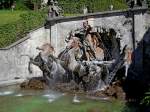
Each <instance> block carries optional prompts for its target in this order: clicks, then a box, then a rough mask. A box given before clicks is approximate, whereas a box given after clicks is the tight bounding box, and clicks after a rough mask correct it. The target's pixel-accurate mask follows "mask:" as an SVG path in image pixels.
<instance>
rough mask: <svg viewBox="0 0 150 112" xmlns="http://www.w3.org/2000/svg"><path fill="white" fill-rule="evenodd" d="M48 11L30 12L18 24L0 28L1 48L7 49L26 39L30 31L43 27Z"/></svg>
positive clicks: (23, 15) (13, 23)
mask: <svg viewBox="0 0 150 112" xmlns="http://www.w3.org/2000/svg"><path fill="white" fill-rule="evenodd" d="M45 18H46V11H38V12H33V11H29V12H27V13H25V14H22V15H20V19H19V20H18V21H16V22H12V23H9V24H5V25H1V26H0V47H1V48H2V47H6V46H8V45H10V44H11V43H13V42H15V41H17V40H19V39H20V38H22V37H24V36H25V35H26V34H27V33H28V32H29V31H31V30H33V29H35V28H38V27H39V26H42V25H43V24H44V22H45Z"/></svg>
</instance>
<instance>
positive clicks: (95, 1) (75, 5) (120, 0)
mask: <svg viewBox="0 0 150 112" xmlns="http://www.w3.org/2000/svg"><path fill="white" fill-rule="evenodd" d="M58 1H59V5H60V6H61V7H62V8H63V10H64V12H65V13H76V14H79V13H82V12H83V7H84V6H88V7H89V10H90V12H99V11H107V10H109V6H110V4H113V6H114V10H118V9H126V8H127V4H126V2H125V0H58Z"/></svg>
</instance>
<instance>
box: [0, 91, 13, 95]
mask: <svg viewBox="0 0 150 112" xmlns="http://www.w3.org/2000/svg"><path fill="white" fill-rule="evenodd" d="M13 93H14V92H13V91H4V92H0V96H5V95H11V94H13Z"/></svg>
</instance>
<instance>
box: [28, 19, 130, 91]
mask: <svg viewBox="0 0 150 112" xmlns="http://www.w3.org/2000/svg"><path fill="white" fill-rule="evenodd" d="M115 36H116V33H115V31H114V30H113V29H109V31H106V29H104V28H101V31H100V30H99V28H97V31H94V30H93V28H92V27H91V26H90V25H89V24H88V22H87V21H86V22H84V23H83V27H82V28H81V29H77V30H75V31H71V32H70V33H69V34H68V36H67V37H66V39H65V41H66V43H67V45H66V48H65V49H64V50H63V51H62V52H61V53H60V54H59V55H58V57H55V56H54V53H55V49H54V48H53V46H52V45H51V44H48V43H46V44H43V45H42V46H41V47H37V49H38V50H40V53H39V54H38V55H37V56H36V57H35V58H34V59H32V58H30V62H29V71H30V72H32V70H31V68H30V66H31V64H34V65H36V66H38V67H39V68H40V69H41V71H42V72H43V77H44V78H45V79H46V83H47V84H49V83H51V81H54V82H55V83H69V82H71V81H74V82H75V83H76V84H77V85H79V86H81V88H83V90H84V91H87V90H94V89H103V88H104V87H105V86H106V85H109V84H110V83H112V81H113V80H114V77H115V75H116V73H117V71H118V70H119V69H120V68H121V67H123V66H124V62H126V60H125V57H126V55H128V56H129V55H131V54H127V53H126V50H127V49H126V46H124V49H122V50H120V45H119V44H120V43H119V41H118V39H117V38H116V37H115ZM128 61H131V60H128ZM127 70H128V68H127ZM126 74H127V73H126Z"/></svg>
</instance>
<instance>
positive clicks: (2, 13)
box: [0, 10, 27, 26]
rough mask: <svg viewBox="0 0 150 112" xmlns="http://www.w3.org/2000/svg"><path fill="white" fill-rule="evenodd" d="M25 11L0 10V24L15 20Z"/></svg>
mask: <svg viewBox="0 0 150 112" xmlns="http://www.w3.org/2000/svg"><path fill="white" fill-rule="evenodd" d="M26 12H27V11H13V12H12V11H11V10H0V26H1V25H4V24H8V23H12V22H15V21H17V20H19V19H20V15H21V14H23V13H26Z"/></svg>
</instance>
